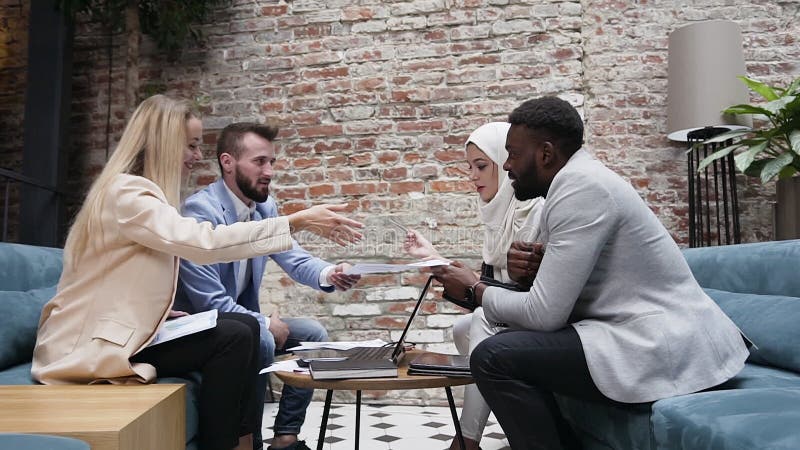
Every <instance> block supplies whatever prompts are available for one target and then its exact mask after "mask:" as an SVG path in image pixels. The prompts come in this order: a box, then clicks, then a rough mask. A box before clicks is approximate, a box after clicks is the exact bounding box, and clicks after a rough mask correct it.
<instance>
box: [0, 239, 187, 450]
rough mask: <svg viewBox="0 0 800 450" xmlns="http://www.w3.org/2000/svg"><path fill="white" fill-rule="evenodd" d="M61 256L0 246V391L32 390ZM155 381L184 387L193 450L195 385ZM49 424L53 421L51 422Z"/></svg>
mask: <svg viewBox="0 0 800 450" xmlns="http://www.w3.org/2000/svg"><path fill="white" fill-rule="evenodd" d="M61 260H62V251H61V249H57V248H45V247H35V246H29V245H20V244H8V243H0V385H26V384H36V382H35V381H34V380H33V379H32V378H31V358H32V355H33V346H34V344H35V343H36V329H37V327H38V325H39V316H40V314H41V311H42V307H43V306H44V304H45V303H47V301H48V300H50V299H51V298H52V297H53V296H54V295H55V292H56V284H57V283H58V279H59V277H60V276H61V267H62V265H61ZM195 378H196V377H194V376H193V374H189V375H187V378H159V379H158V380H157V382H158V383H183V384H186V387H187V389H186V449H187V450H195V449H196V448H197V445H196V439H195V437H196V436H197V430H198V427H199V416H198V410H197V394H198V380H197V379H195ZM53 420H58V418H56V417H54V418H53Z"/></svg>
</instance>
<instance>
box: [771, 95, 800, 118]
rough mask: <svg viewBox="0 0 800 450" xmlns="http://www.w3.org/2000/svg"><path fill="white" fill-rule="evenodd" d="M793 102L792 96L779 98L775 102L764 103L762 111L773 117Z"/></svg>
mask: <svg viewBox="0 0 800 450" xmlns="http://www.w3.org/2000/svg"><path fill="white" fill-rule="evenodd" d="M793 101H794V96H793V95H788V96H786V97H781V98H779V99H777V100H773V101H771V102H768V103H765V104H764V109H766V110H767V111H769V112H771V113H772V114H773V115H775V114H778V113H779V112H780V111H781V110H782V109H784V108H786V105H788V104H789V103H792V102H793Z"/></svg>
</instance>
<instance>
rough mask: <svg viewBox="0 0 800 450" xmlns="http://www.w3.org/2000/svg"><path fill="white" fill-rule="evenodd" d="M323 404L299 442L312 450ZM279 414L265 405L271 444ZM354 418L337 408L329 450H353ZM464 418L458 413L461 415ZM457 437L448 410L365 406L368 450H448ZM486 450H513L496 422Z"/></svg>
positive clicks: (314, 409) (312, 412) (344, 407)
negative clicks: (274, 425)
mask: <svg viewBox="0 0 800 450" xmlns="http://www.w3.org/2000/svg"><path fill="white" fill-rule="evenodd" d="M323 407H324V403H322V402H312V403H311V406H309V408H308V413H307V414H306V423H305V424H304V425H303V430H302V432H301V433H300V439H304V440H305V441H306V445H308V446H309V447H311V448H312V449H314V448H316V446H317V438H318V437H319V426H320V423H321V422H322V410H323ZM277 412H278V404H277V403H267V404H265V405H264V432H263V434H264V438H267V440H266V441H265V442H266V444H265V446H264V448H266V446H267V445H268V444H269V440H270V439H269V438H271V437H272V425H273V423H274V422H275V414H276V413H277ZM355 413H356V407H355V405H353V404H333V405H331V412H330V415H329V416H328V428H327V433H326V435H325V445H324V447H323V448H325V450H344V449H348V450H349V449H353V448H354V445H353V439H354V438H355V423H356V420H355ZM459 413H460V411H459ZM454 434H455V428H454V427H453V419H452V418H451V416H450V409H449V408H447V407H434V406H395V405H366V404H363V403H362V405H361V442H360V445H359V448H362V449H365V450H444V449H447V448H448V447H449V445H450V441H451V440H452V439H453V435H454ZM481 448H482V449H483V450H509V449H510V447H509V446H508V440H506V437H505V435H504V434H503V430H502V429H501V428H500V425H498V424H497V421H496V420H495V418H494V416H493V415H492V416H490V417H489V423H488V424H487V425H486V429H485V430H484V431H483V439H481Z"/></svg>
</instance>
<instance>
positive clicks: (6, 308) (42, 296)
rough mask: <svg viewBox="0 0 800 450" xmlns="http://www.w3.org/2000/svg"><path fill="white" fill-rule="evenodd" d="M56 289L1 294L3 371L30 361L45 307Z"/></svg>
mask: <svg viewBox="0 0 800 450" xmlns="http://www.w3.org/2000/svg"><path fill="white" fill-rule="evenodd" d="M55 294H56V287H55V286H51V287H48V288H39V289H31V290H29V291H25V292H22V291H0V370H2V369H5V368H6V367H10V366H13V365H16V364H20V363H23V362H26V361H30V360H31V356H32V355H33V347H34V345H35V344H36V330H37V328H38V326H39V316H40V315H41V313H42V307H43V306H44V304H45V303H47V302H48V300H50V299H51V298H53V296H54V295H55Z"/></svg>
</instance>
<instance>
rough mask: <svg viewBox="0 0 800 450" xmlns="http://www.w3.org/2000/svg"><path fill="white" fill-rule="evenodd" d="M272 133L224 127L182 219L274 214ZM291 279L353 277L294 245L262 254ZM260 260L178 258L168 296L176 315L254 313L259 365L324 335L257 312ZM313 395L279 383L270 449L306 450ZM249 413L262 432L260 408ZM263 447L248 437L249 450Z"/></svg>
mask: <svg viewBox="0 0 800 450" xmlns="http://www.w3.org/2000/svg"><path fill="white" fill-rule="evenodd" d="M277 134H278V129H277V128H276V127H272V126H269V125H263V124H257V123H234V124H231V125H228V126H227V127H225V129H223V130H222V133H221V135H220V137H219V140H218V142H217V161H218V163H219V166H220V171H221V172H222V178H220V179H219V180H217V181H216V182H214V183H212V184H211V185H209V186H208V187H206V188H205V189H203V190H201V191H199V192H197V193H195V194H194V195H192V196H190V197H189V198H188V199H187V200H186V202H185V203H184V205H183V214H184V215H185V216H188V217H194V218H196V219H197V220H198V221H199V222H211V223H212V224H213V225H214V226H217V225H232V224H234V223H236V222H243V221H248V220H261V219H265V218H268V217H276V216H277V215H278V210H277V206H276V204H275V200H273V199H272V197H270V196H269V184H270V182H271V180H272V176H273V164H274V163H275V145H274V140H275V137H276V136H277ZM269 257H270V258H272V259H273V261H275V262H276V263H277V264H278V265H279V266H280V267H281V268H282V269H283V270H284V271H286V273H287V274H289V276H290V277H291V278H292V279H294V280H295V281H297V282H299V283H302V284H305V285H307V286H310V287H312V288H314V289H318V290H322V291H325V292H332V291H333V290H334V289H338V290H343V291H344V290H347V289H350V288H351V287H352V286H353V285H354V284H355V283H356V282H358V279H359V278H360V277H358V276H349V275H345V274H344V272H345V271H346V270H347V268H348V267H349V265H348V264H346V263H341V264H336V265H334V264H331V263H328V262H326V261H323V260H322V259H319V258H316V257H314V256H312V255H311V254H309V253H308V252H307V251H305V250H304V249H303V248H302V247H300V245H299V244H298V243H297V242H295V243H294V246H293V248H292V249H291V250H288V251H285V252H281V253H275V254H272V255H269ZM266 258H267V257H266V256H264V257H258V258H253V259H250V260H244V261H235V262H230V263H220V264H210V265H205V266H203V265H197V264H193V263H191V262H189V261H186V260H182V261H181V267H180V275H179V281H178V291H177V294H176V298H175V306H174V308H175V309H176V310H183V311H187V312H190V313H196V312H201V311H208V310H211V309H217V310H219V311H220V312H241V313H247V314H250V315H253V316H254V317H255V318H256V319H257V320H258V321H259V324H260V325H261V354H262V359H263V366H264V367H266V366H267V365H269V364H271V363H272V362H273V360H274V357H275V352H276V351H278V352H280V351H281V350H284V349H286V348H290V347H292V346H295V345H298V344H299V342H301V341H325V340H327V339H328V334H327V332H326V331H325V328H324V327H323V326H322V325H321V324H320V323H319V322H317V321H316V320H313V319H303V318H292V319H290V318H284V319H282V318H280V317H279V316H278V315H277V313H273V314H272V315H271V316H270V317H265V316H264V315H263V314H261V312H260V307H259V302H258V291H259V286H260V285H261V278H262V275H263V274H264V266H265V264H266V262H267V261H266ZM266 386H267V375H263V376H260V377H259V382H258V388H257V392H256V395H259V398H260V399H263V398H264V395H265V393H266ZM312 394H313V390H311V389H298V388H294V387H291V386H286V385H284V387H283V391H282V394H281V400H280V405H279V407H278V414H277V416H276V417H275V426H274V432H275V436H274V438H273V440H272V444H271V446H270V447H269V448H270V449H292V450H302V449H307V448H308V447H307V446H306V445H305V443H304V442H303V441H299V440H298V439H297V435H298V434H299V432H300V427H301V426H302V424H303V422H304V420H305V414H306V408H307V407H308V404H309V403H310V402H311V396H312ZM257 404H258V405H259V407H258V408H257V409H258V410H257V411H253V414H254V420H255V421H256V423H257V424H258V425H259V427H258V428H257V429H258V430H259V431H260V429H261V427H260V425H261V418H262V415H263V409H264V403H263V401H259V402H257ZM262 447H263V442H262V439H261V436H260V432H259V433H258V435H254V449H255V450H259V449H260V448H262Z"/></svg>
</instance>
